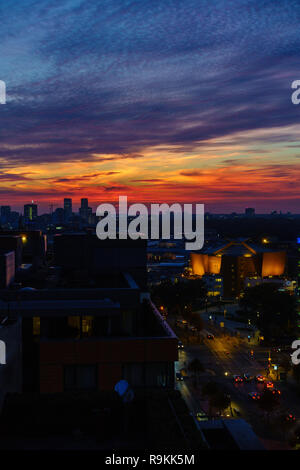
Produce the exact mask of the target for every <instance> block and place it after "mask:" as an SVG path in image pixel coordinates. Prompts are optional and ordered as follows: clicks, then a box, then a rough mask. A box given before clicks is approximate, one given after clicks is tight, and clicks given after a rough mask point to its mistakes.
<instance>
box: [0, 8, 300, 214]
mask: <svg viewBox="0 0 300 470" xmlns="http://www.w3.org/2000/svg"><path fill="white" fill-rule="evenodd" d="M255 5H257V8H256V7H255ZM1 9H3V12H2V13H3V15H2V16H5V21H4V22H3V24H2V31H1V43H0V52H1V57H2V63H1V77H0V79H1V80H4V81H5V82H6V87H7V102H6V104H5V105H2V106H1V107H0V123H1V129H2V133H1V144H0V165H1V170H0V182H1V183H0V184H1V188H0V198H1V204H3V205H5V204H11V205H12V206H15V207H20V206H23V205H24V204H25V203H26V202H29V201H30V200H32V199H34V200H36V201H38V204H39V205H40V206H41V207H42V206H43V205H44V207H45V209H46V205H47V204H49V201H50V203H53V204H57V203H60V201H61V200H62V199H63V198H64V197H72V198H73V199H74V200H79V199H80V197H81V195H82V194H85V195H86V197H88V198H89V200H90V201H91V204H92V205H93V207H95V206H96V205H98V204H99V203H101V202H103V201H105V202H106V201H107V202H111V201H117V199H118V196H119V195H120V194H121V195H122V194H126V195H127V196H128V199H129V200H131V201H136V202H142V203H145V202H166V203H172V202H177V201H178V202H180V201H181V202H198V203H204V204H205V205H206V208H207V210H208V211H210V212H219V213H220V212H231V211H240V210H243V208H244V207H247V205H249V204H250V205H251V206H253V207H256V210H257V212H261V213H265V212H266V213H268V212H270V211H271V210H278V211H279V210H282V211H284V212H286V211H291V212H294V213H297V212H300V211H299V206H300V205H299V179H300V167H299V151H298V148H299V145H300V142H299V135H300V134H299V131H300V124H299V112H300V107H299V106H295V105H293V104H292V102H291V94H292V90H291V84H292V82H293V81H294V80H296V79H299V78H300V74H298V75H299V76H297V71H298V70H299V65H298V62H299V61H298V50H299V45H300V42H299V41H300V40H299V34H298V29H299V21H298V20H299V16H300V5H299V4H298V2H295V1H283V0H282V1H280V2H276V4H274V2H273V1H264V2H253V3H250V4H249V3H248V2H246V1H240V2H236V3H234V4H233V3H229V4H228V2H224V1H222V0H218V1H217V2H214V4H212V3H211V2H207V1H202V2H196V1H194V0H188V1H186V2H184V4H183V3H182V4H181V2H169V1H167V0H165V1H164V2H156V1H154V2H153V0H151V1H143V2H138V3H137V2H132V1H129V0H128V1H124V0H123V1H116V2H113V4H112V3H111V2H108V1H104V2H102V3H101V5H99V4H98V3H97V2H95V1H91V2H89V3H88V4H87V3H86V2H84V3H82V2H81V1H79V0H76V1H75V0H64V1H62V2H59V3H58V4H56V3H55V2H54V3H53V4H52V3H51V7H50V6H49V5H48V4H47V2H39V3H37V2H34V1H30V2H29V3H28V2H27V4H26V6H25V5H24V3H23V2H20V1H16V2H14V3H13V4H12V5H10V9H9V10H7V11H6V10H5V11H4V7H1ZM258 10H259V17H258V18H257V17H256V13H257V11H258ZM4 13H5V14H4ZM65 17H66V18H67V19H68V21H66V22H65V21H64V19H63V18H65ZM25 25H26V28H25V27H24V26H25ZM21 30H22V34H21V35H20V34H19V31H21ZM245 31H247V34H245Z"/></svg>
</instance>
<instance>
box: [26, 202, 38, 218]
mask: <svg viewBox="0 0 300 470" xmlns="http://www.w3.org/2000/svg"><path fill="white" fill-rule="evenodd" d="M37 215H38V206H37V204H33V203H32V204H25V206H24V217H25V220H28V221H32V220H34V219H36V218H37Z"/></svg>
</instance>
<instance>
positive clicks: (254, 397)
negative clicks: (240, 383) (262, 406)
mask: <svg viewBox="0 0 300 470" xmlns="http://www.w3.org/2000/svg"><path fill="white" fill-rule="evenodd" d="M248 397H249V398H250V399H251V400H255V401H256V400H260V393H258V392H250V393H248Z"/></svg>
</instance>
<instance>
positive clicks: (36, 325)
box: [33, 317, 41, 336]
mask: <svg viewBox="0 0 300 470" xmlns="http://www.w3.org/2000/svg"><path fill="white" fill-rule="evenodd" d="M40 334H41V321H40V317H33V335H34V336H39V335H40Z"/></svg>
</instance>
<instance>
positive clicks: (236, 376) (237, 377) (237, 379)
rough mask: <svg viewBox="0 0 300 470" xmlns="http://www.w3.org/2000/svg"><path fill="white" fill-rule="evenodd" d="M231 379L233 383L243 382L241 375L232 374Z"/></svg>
mask: <svg viewBox="0 0 300 470" xmlns="http://www.w3.org/2000/svg"><path fill="white" fill-rule="evenodd" d="M233 381H234V383H242V382H244V379H243V377H242V376H241V375H234V376H233Z"/></svg>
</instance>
